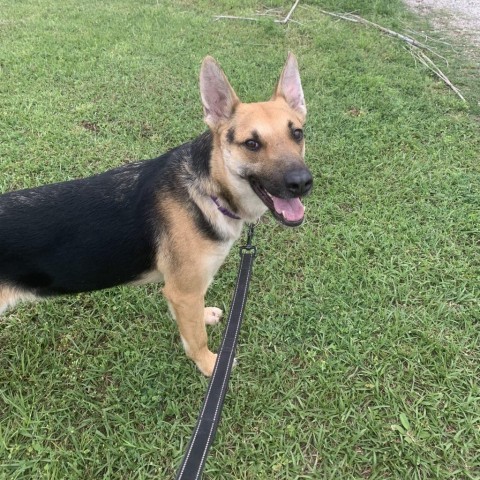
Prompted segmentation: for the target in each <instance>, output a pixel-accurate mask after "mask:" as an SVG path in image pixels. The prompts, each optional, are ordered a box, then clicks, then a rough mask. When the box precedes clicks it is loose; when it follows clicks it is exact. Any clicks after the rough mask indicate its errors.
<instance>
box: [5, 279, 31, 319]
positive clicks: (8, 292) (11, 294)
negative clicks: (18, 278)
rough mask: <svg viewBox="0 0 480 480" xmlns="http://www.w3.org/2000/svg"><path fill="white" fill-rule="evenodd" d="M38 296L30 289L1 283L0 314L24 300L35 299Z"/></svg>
mask: <svg viewBox="0 0 480 480" xmlns="http://www.w3.org/2000/svg"><path fill="white" fill-rule="evenodd" d="M36 298H37V297H36V296H35V295H34V294H33V293H31V292H28V291H25V290H19V289H17V288H14V287H10V286H8V285H0V315H2V314H3V313H4V312H5V310H7V309H8V308H11V307H13V306H15V304H17V303H18V302H20V301H22V300H35V299H36Z"/></svg>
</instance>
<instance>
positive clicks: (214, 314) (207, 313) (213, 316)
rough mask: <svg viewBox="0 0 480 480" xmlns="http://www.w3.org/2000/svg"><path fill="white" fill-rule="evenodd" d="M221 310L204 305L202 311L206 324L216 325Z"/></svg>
mask: <svg viewBox="0 0 480 480" xmlns="http://www.w3.org/2000/svg"><path fill="white" fill-rule="evenodd" d="M222 315H223V312H222V311H221V310H220V309H219V308H216V307H206V308H205V310H204V312H203V319H204V321H205V323H206V324H207V325H216V324H217V323H218V322H219V321H220V319H221V318H222Z"/></svg>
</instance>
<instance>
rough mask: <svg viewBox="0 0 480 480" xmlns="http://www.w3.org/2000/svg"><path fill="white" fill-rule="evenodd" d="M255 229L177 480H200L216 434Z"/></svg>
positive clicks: (244, 251) (243, 250)
mask: <svg viewBox="0 0 480 480" xmlns="http://www.w3.org/2000/svg"><path fill="white" fill-rule="evenodd" d="M253 230H254V225H253V224H249V226H248V237H247V244H246V245H244V246H243V247H240V267H239V272H238V277H237V284H236V286H235V292H234V294H233V299H232V306H231V308H230V313H229V315H228V321H227V325H226V327H225V332H224V334H223V340H222V345H221V347H220V351H219V353H218V357H217V362H216V363H215V368H214V370H213V375H212V377H211V379H210V383H209V384H208V390H207V394H206V396H205V399H204V401H203V406H202V409H201V410H200V415H199V416H198V420H197V424H196V426H195V429H194V431H193V433H192V437H191V439H190V443H189V444H188V448H187V451H186V452H185V456H184V457H183V460H182V464H181V465H180V468H179V469H178V472H177V476H176V477H175V479H176V480H197V479H199V478H200V477H201V475H202V472H203V468H204V467H205V461H206V459H207V454H208V451H209V449H210V446H211V445H212V443H213V440H214V438H215V433H216V432H217V427H218V423H219V422H220V416H221V414H222V408H223V402H224V400H225V394H226V393H227V388H228V382H229V380H230V372H231V371H232V367H233V362H234V360H235V349H236V346H237V339H238V332H239V331H240V325H241V323H242V318H243V309H244V306H245V300H246V298H247V292H248V284H249V283H250V275H251V272H252V266H253V261H254V259H255V255H256V254H257V249H256V248H255V247H254V246H253V245H252V239H253Z"/></svg>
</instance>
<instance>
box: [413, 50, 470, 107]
mask: <svg viewBox="0 0 480 480" xmlns="http://www.w3.org/2000/svg"><path fill="white" fill-rule="evenodd" d="M410 52H411V54H412V55H413V56H414V57H415V58H416V59H417V60H418V61H419V62H420V63H421V64H422V65H424V66H425V67H427V68H428V69H429V70H430V71H431V72H433V73H434V74H435V75H436V76H437V77H438V78H440V79H441V80H443V82H444V83H445V84H446V85H447V86H448V87H449V88H451V89H452V90H453V91H454V92H455V93H456V94H457V95H458V96H459V97H460V98H461V99H462V100H463V101H464V102H466V100H465V98H464V96H463V95H462V94H461V93H460V90H459V89H458V88H457V87H456V86H455V85H454V84H453V83H452V82H451V81H450V80H449V79H448V77H447V76H446V75H445V74H444V73H443V72H442V71H441V70H440V69H439V68H438V66H437V65H436V64H435V63H434V62H433V61H432V59H431V58H430V57H428V56H427V55H425V53H424V52H422V51H421V50H419V49H418V48H416V49H413V48H410Z"/></svg>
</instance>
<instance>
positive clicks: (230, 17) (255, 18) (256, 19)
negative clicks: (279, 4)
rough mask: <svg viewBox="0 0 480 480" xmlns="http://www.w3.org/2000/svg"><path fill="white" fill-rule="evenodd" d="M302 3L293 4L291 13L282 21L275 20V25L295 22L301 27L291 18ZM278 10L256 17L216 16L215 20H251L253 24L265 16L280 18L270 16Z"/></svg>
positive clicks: (258, 14)
mask: <svg viewBox="0 0 480 480" xmlns="http://www.w3.org/2000/svg"><path fill="white" fill-rule="evenodd" d="M299 3H300V0H296V2H295V3H294V4H293V6H292V8H291V9H290V11H289V12H288V14H287V16H286V17H285V18H283V19H282V20H274V22H275V23H281V24H282V25H285V24H287V23H288V22H294V23H299V24H300V25H301V23H300V22H297V21H295V20H292V19H291V18H290V17H291V16H292V14H293V11H294V10H295V8H297V5H298V4H299ZM275 10H276V9H268V10H266V11H265V12H264V13H258V12H257V13H256V17H236V16H234V15H214V17H213V18H214V19H215V20H249V21H252V22H258V20H259V18H258V17H260V16H263V17H272V16H277V17H278V14H277V15H275V14H273V15H272V14H270V13H269V12H270V11H275Z"/></svg>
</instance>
